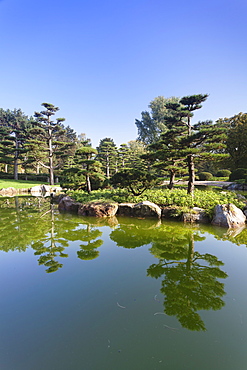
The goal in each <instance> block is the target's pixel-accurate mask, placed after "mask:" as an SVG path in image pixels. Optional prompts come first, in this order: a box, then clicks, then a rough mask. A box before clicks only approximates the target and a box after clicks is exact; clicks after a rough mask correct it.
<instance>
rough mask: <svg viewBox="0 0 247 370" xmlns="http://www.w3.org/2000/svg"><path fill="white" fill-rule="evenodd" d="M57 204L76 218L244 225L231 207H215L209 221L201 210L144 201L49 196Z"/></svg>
mask: <svg viewBox="0 0 247 370" xmlns="http://www.w3.org/2000/svg"><path fill="white" fill-rule="evenodd" d="M53 201H54V202H56V203H58V210H59V211H60V212H69V213H74V214H77V215H79V216H91V217H114V216H127V217H136V218H150V217H152V218H157V219H173V220H179V221H183V222H184V223H203V224H208V223H211V224H212V225H216V226H221V227H226V228H234V229H235V228H239V227H242V226H244V225H245V224H246V214H247V211H246V214H245V213H244V212H243V211H242V210H241V209H239V208H237V207H236V206H235V205H234V204H231V203H230V204H222V205H217V206H216V207H215V210H214V216H213V218H212V219H210V217H209V216H208V215H207V213H206V211H205V210H204V209H202V208H198V207H194V208H192V209H191V212H184V213H181V211H179V208H177V207H159V206H158V205H157V204H155V203H152V202H149V201H144V202H140V203H115V202H111V203H109V202H105V203H104V202H100V201H91V202H88V203H85V204H82V203H79V202H76V201H75V200H74V199H72V198H71V197H69V196H66V195H64V194H60V195H58V196H57V197H53Z"/></svg>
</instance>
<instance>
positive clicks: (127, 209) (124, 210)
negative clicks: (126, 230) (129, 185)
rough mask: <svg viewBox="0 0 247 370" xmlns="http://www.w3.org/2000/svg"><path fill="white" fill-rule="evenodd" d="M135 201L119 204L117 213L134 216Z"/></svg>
mask: <svg viewBox="0 0 247 370" xmlns="http://www.w3.org/2000/svg"><path fill="white" fill-rule="evenodd" d="M134 205H135V203H120V204H119V205H118V211H117V214H118V215H119V216H128V217H132V216H133V207H134Z"/></svg>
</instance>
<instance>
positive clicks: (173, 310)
mask: <svg viewBox="0 0 247 370" xmlns="http://www.w3.org/2000/svg"><path fill="white" fill-rule="evenodd" d="M154 239H155V240H154V241H153V243H152V247H151V249H150V251H151V253H152V254H154V255H155V257H157V258H159V263H157V264H153V265H151V266H150V267H149V268H148V270H147V273H148V276H151V277H154V278H156V279H157V278H160V277H163V280H162V288H161V292H162V293H163V294H164V296H165V299H164V312H165V313H166V314H167V315H171V316H176V317H177V318H178V320H179V322H180V323H181V325H182V326H183V327H185V328H187V329H190V330H197V331H200V330H206V328H205V325H204V322H203V321H202V319H201V317H200V316H199V314H198V313H197V311H199V310H210V309H213V310H219V309H221V308H222V307H223V306H224V302H223V300H222V299H221V297H222V296H223V295H224V294H225V291H224V284H223V283H221V282H219V281H218V280H217V279H224V278H226V277H227V274H226V273H225V272H223V271H221V270H220V268H219V266H222V265H223V263H222V262H221V261H219V260H218V259H217V257H216V256H213V255H211V254H208V253H205V254H200V253H199V252H196V251H195V249H194V243H195V241H201V240H203V239H205V238H204V237H201V236H200V235H199V233H198V232H197V231H196V230H193V228H192V229H191V228H188V227H177V228H175V227H172V228H170V227H166V226H164V227H162V228H160V229H159V230H158V233H156V235H155V237H154Z"/></svg>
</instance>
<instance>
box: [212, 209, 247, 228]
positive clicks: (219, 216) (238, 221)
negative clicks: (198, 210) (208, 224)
mask: <svg viewBox="0 0 247 370" xmlns="http://www.w3.org/2000/svg"><path fill="white" fill-rule="evenodd" d="M245 221H246V216H245V215H244V213H243V212H242V211H241V209H239V208H237V207H236V206H235V205H234V204H231V203H229V204H222V205H217V206H216V207H215V209H214V217H213V220H212V224H213V225H217V226H222V227H228V228H237V227H240V226H242V225H244V224H245Z"/></svg>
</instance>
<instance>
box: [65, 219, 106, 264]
mask: <svg viewBox="0 0 247 370" xmlns="http://www.w3.org/2000/svg"><path fill="white" fill-rule="evenodd" d="M80 220H81V223H86V225H83V226H85V227H86V228H81V227H80V228H77V229H75V228H74V229H72V230H71V229H70V230H68V229H67V230H65V231H64V232H62V233H61V234H60V236H62V237H63V238H65V239H66V240H69V241H82V242H85V244H80V250H79V251H78V252H77V256H78V258H80V259H82V260H92V259H95V258H96V257H98V256H99V251H97V248H99V247H100V246H101V245H102V244H103V240H101V239H97V238H99V237H100V236H101V235H102V232H101V231H99V229H96V228H95V227H94V225H92V224H91V222H90V223H89V222H86V221H85V218H81V219H80ZM95 239H96V240H95Z"/></svg>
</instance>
